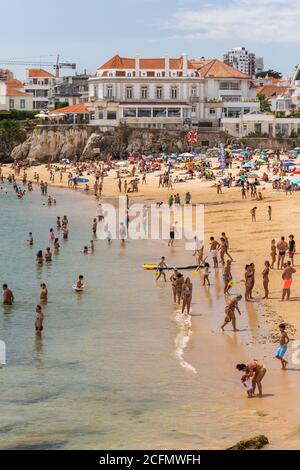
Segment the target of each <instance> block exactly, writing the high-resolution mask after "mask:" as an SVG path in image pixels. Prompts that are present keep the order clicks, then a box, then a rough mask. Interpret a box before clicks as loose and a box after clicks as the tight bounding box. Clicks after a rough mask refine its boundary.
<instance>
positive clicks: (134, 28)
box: [0, 0, 300, 79]
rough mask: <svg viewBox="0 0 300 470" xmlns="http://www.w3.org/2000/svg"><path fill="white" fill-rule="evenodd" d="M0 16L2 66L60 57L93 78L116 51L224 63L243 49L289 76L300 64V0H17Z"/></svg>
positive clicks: (4, 5) (5, 6)
mask: <svg viewBox="0 0 300 470" xmlns="http://www.w3.org/2000/svg"><path fill="white" fill-rule="evenodd" d="M0 11H1V28H0V68H1V67H3V68H6V67H7V66H4V65H2V64H1V60H2V61H3V60H4V59H23V58H26V59H25V60H27V58H28V61H30V60H34V61H39V60H43V61H47V62H48V61H50V62H51V61H52V60H53V61H54V62H55V55H56V54H57V53H60V54H61V56H62V58H63V59H65V60H67V61H71V62H76V63H77V68H78V70H79V71H83V70H84V69H87V71H88V72H91V73H94V72H95V71H96V69H97V67H98V66H100V65H101V64H102V63H104V62H106V61H107V60H108V59H109V58H111V57H112V56H113V55H115V54H119V55H121V56H124V57H133V56H135V55H136V54H139V55H140V56H143V57H160V56H162V57H163V56H165V55H170V56H173V57H179V56H180V55H181V54H182V53H187V54H188V56H189V57H191V58H197V57H202V56H204V57H206V58H214V57H217V58H219V59H222V58H223V54H224V52H226V51H227V50H228V49H230V48H232V47H238V46H244V47H246V48H247V49H248V50H250V51H251V52H255V53H256V55H257V56H263V57H264V60H265V69H267V68H273V69H275V70H279V71H281V72H282V73H283V75H285V76H286V75H292V74H293V72H294V69H295V66H296V65H297V64H298V61H299V62H300V54H299V43H300V28H299V24H300V2H299V0H50V1H48V2H41V1H40V0H26V1H24V0H14V1H13V2H9V1H6V2H1V10H0ZM24 69H25V67H14V68H13V71H14V72H15V74H16V75H17V77H18V78H20V79H21V78H24V76H25V70H24ZM48 70H51V69H48ZM64 73H65V74H68V73H69V71H68V70H64Z"/></svg>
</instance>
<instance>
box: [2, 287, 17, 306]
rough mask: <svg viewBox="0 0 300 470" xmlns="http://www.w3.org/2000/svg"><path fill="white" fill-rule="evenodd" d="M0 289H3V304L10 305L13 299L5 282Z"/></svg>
mask: <svg viewBox="0 0 300 470" xmlns="http://www.w3.org/2000/svg"><path fill="white" fill-rule="evenodd" d="M2 289H3V305H12V304H13V303H14V300H15V298H14V294H13V292H12V291H11V290H10V289H9V288H8V285H7V284H3V286H2Z"/></svg>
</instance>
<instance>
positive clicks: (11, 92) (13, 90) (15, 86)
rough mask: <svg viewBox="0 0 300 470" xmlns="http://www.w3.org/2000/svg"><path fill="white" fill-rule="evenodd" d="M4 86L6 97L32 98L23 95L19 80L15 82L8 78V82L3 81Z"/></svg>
mask: <svg viewBox="0 0 300 470" xmlns="http://www.w3.org/2000/svg"><path fill="white" fill-rule="evenodd" d="M5 84H6V94H7V96H27V98H28V97H29V96H32V95H31V94H29V93H25V91H24V90H23V83H22V82H20V81H19V80H16V79H15V78H9V79H8V80H5ZM20 88H21V89H20Z"/></svg>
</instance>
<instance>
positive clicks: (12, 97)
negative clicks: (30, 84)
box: [0, 78, 33, 113]
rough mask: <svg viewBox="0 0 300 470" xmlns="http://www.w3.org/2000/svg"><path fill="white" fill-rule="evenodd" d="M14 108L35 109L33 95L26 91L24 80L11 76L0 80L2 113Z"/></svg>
mask: <svg viewBox="0 0 300 470" xmlns="http://www.w3.org/2000/svg"><path fill="white" fill-rule="evenodd" d="M12 110H16V111H33V96H32V95H31V94H29V93H26V92H25V89H24V85H23V83H22V82H20V81H19V80H16V79H14V78H9V79H8V80H4V81H0V113H1V111H5V112H9V111H12Z"/></svg>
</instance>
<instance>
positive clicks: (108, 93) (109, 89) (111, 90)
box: [106, 85, 113, 98]
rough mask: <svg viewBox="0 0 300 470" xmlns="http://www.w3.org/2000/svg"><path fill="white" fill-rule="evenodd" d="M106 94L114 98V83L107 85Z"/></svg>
mask: <svg viewBox="0 0 300 470" xmlns="http://www.w3.org/2000/svg"><path fill="white" fill-rule="evenodd" d="M106 96H107V98H112V97H113V87H112V85H108V86H107V87H106Z"/></svg>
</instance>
